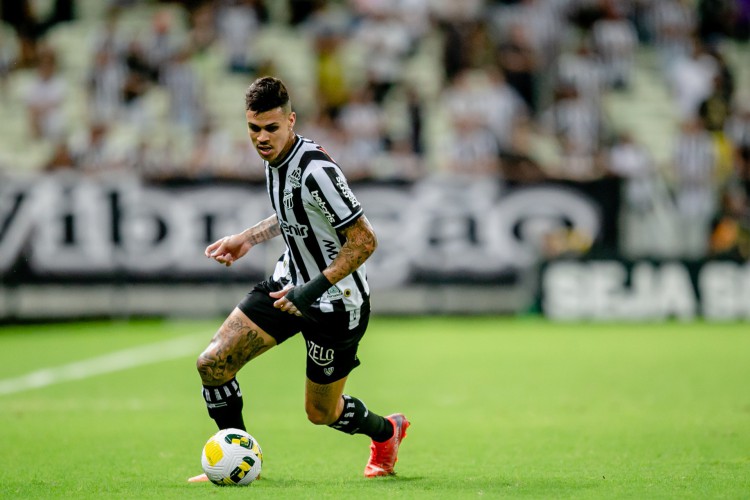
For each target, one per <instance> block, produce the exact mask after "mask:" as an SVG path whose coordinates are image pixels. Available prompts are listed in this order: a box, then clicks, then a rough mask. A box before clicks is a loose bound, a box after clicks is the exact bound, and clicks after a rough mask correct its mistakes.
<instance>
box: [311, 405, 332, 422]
mask: <svg viewBox="0 0 750 500" xmlns="http://www.w3.org/2000/svg"><path fill="white" fill-rule="evenodd" d="M305 412H306V413H307V420H309V421H310V422H311V423H313V424H315V425H330V424H332V423H333V422H335V421H336V415H335V414H334V411H332V410H331V409H329V408H325V407H322V406H315V405H306V406H305Z"/></svg>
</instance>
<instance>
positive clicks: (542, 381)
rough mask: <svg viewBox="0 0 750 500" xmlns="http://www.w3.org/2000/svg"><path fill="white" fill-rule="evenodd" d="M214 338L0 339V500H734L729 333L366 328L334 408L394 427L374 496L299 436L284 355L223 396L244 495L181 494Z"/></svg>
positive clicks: (527, 321)
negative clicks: (242, 456)
mask: <svg viewBox="0 0 750 500" xmlns="http://www.w3.org/2000/svg"><path fill="white" fill-rule="evenodd" d="M219 323H220V320H216V321H190V322H189V321H184V322H176V321H121V322H85V323H63V324H44V325H23V326H0V389H2V390H0V450H1V451H0V456H1V457H2V461H1V462H0V465H1V466H0V498H45V499H47V498H59V497H70V498H159V499H165V498H179V499H188V498H274V499H276V498H336V499H340V498H352V499H354V498H356V499H359V498H378V499H381V498H450V499H453V498H481V497H488V498H497V497H502V498H575V499H587V498H591V499H610V498H634V499H652V498H679V499H684V498H696V499H714V498H732V499H734V498H750V328H749V327H748V325H746V324H707V323H691V324H681V323H664V324H650V325H636V324H633V325H625V324H563V325H560V324H552V323H549V322H546V321H544V320H541V319H533V318H495V317H457V318H454V317H448V318H445V317H435V318H389V317H375V318H373V320H372V322H371V326H370V329H369V331H368V334H367V335H366V336H365V339H364V341H363V344H362V346H361V348H360V358H361V359H362V362H363V364H362V366H361V367H359V368H358V369H357V370H355V371H354V372H353V374H352V375H351V377H350V379H349V383H348V386H347V389H348V391H347V392H349V393H350V394H353V395H356V396H358V397H360V398H361V399H362V400H364V401H365V402H366V404H367V405H368V406H369V407H370V409H372V410H373V411H375V412H378V413H381V414H388V413H391V412H394V411H402V412H404V413H406V415H407V416H408V417H409V418H410V419H411V421H412V427H411V429H410V431H409V436H408V438H407V439H406V440H405V441H404V444H403V446H402V448H401V454H400V461H399V463H398V465H397V471H398V475H397V476H395V477H388V478H378V479H375V480H370V479H365V478H364V477H363V476H362V471H363V468H364V464H365V462H366V460H367V456H368V453H369V449H368V448H369V440H368V439H367V438H366V437H364V436H347V435H344V434H341V433H338V432H336V431H333V430H331V429H327V428H321V427H315V426H313V425H312V424H309V423H308V422H307V419H306V417H305V414H304V409H303V388H304V360H305V349H304V344H303V342H302V340H301V339H299V338H295V339H292V340H290V341H289V342H288V343H287V344H284V345H282V346H281V347H277V348H275V349H273V350H272V351H270V352H268V353H266V354H264V355H263V356H261V358H259V359H258V360H256V361H254V362H252V363H251V364H250V365H248V366H246V367H245V369H244V370H243V371H241V372H240V375H239V377H238V378H239V381H240V383H241V384H242V390H243V393H244V396H245V412H244V413H245V420H246V422H247V424H248V430H249V431H250V433H251V434H253V435H254V436H255V437H256V438H257V439H258V441H259V442H260V444H261V446H262V447H263V451H264V466H263V467H264V468H263V479H261V480H260V481H256V482H255V483H254V484H252V485H251V486H249V487H248V488H218V487H215V486H213V485H211V484H205V483H204V484H188V483H186V482H185V479H186V478H187V477H188V476H191V475H194V474H197V473H199V472H201V471H200V451H201V448H202V446H203V444H204V442H205V440H206V439H207V438H208V437H209V436H210V435H211V434H212V433H213V432H214V431H215V428H214V425H213V422H212V421H211V420H210V419H209V418H208V415H207V413H206V410H205V405H204V403H203V400H202V398H201V395H200V390H199V388H200V382H199V378H198V375H197V373H196V371H195V357H196V356H197V354H198V353H199V352H200V351H201V350H202V348H203V346H204V345H205V344H206V343H207V342H208V340H209V339H210V337H211V335H212V334H213V331H214V330H215V329H216V327H217V326H218V324H219ZM172 339H178V340H175V343H174V344H168V343H167V344H165V341H169V340H172ZM142 346H156V347H155V348H154V349H152V350H151V352H152V353H153V351H154V350H156V351H158V350H161V351H162V352H157V353H156V354H158V355H159V356H161V355H163V356H164V357H165V358H166V359H165V360H164V361H159V360H157V359H155V358H156V357H152V358H148V357H147V356H146V355H144V354H143V353H144V352H149V351H148V350H144V349H140V350H138V349H135V348H139V347H142ZM112 353H120V354H118V355H117V356H111V354H112ZM122 353H125V354H122ZM102 356H110V357H105V358H102ZM147 358H148V359H147ZM123 359H124V360H125V361H124V363H125V364H123V365H122V366H120V365H119V364H118V363H120V362H123ZM91 360H94V362H92V361H91ZM102 360H103V361H102ZM71 363H77V364H73V365H70V364H71ZM92 363H93V364H92ZM127 363H132V364H131V365H128V364H127ZM65 365H70V366H67V368H61V367H63V366H65ZM92 366H98V367H99V368H98V370H99V371H97V370H92ZM102 366H103V368H102ZM82 367H83V368H82ZM50 368H51V369H52V370H51V371H47V372H44V371H42V372H39V370H44V369H50ZM34 372H39V373H37V374H36V376H35V378H30V377H28V376H27V375H29V374H31V373H34ZM45 374H46V376H45ZM31 385H36V386H37V387H32V388H27V389H25V390H20V391H19V390H15V389H14V387H20V386H24V387H26V386H31ZM3 391H4V392H3Z"/></svg>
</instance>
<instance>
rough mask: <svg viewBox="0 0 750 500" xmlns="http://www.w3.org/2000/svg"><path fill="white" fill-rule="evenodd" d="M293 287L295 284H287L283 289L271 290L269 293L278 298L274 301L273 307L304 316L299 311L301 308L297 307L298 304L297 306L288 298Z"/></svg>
mask: <svg viewBox="0 0 750 500" xmlns="http://www.w3.org/2000/svg"><path fill="white" fill-rule="evenodd" d="M292 288H294V286H292V285H287V286H285V287H284V289H283V290H279V291H278V292H271V293H270V294H269V295H270V296H271V297H273V298H274V299H278V300H277V301H276V302H274V303H273V307H275V308H276V309H281V310H282V311H284V312H288V313H289V314H294V315H295V316H302V313H301V312H300V311H299V309H297V306H295V305H294V303H292V301H290V300H289V299H287V298H286V295H287V294H288V293H289V290H291V289H292Z"/></svg>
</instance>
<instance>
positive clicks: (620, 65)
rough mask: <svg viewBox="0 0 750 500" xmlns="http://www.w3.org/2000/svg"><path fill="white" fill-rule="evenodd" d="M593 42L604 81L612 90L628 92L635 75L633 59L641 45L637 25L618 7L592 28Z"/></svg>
mask: <svg viewBox="0 0 750 500" xmlns="http://www.w3.org/2000/svg"><path fill="white" fill-rule="evenodd" d="M592 40H593V43H594V47H595V49H596V52H597V54H599V56H600V58H601V64H602V69H603V71H604V78H605V81H606V82H607V84H608V86H609V87H610V88H613V89H617V90H621V89H627V88H628V87H629V86H630V80H631V78H632V73H633V57H634V55H635V48H636V46H637V44H638V36H637V34H636V31H635V26H633V23H631V22H630V20H629V19H628V18H626V17H624V16H623V15H622V14H621V13H620V12H619V11H618V10H617V9H616V8H615V7H612V6H610V7H608V8H607V10H606V16H605V17H604V18H602V19H599V20H598V21H596V22H595V23H594V25H593V26H592Z"/></svg>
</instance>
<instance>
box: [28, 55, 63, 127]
mask: <svg viewBox="0 0 750 500" xmlns="http://www.w3.org/2000/svg"><path fill="white" fill-rule="evenodd" d="M38 59H39V64H38V66H37V69H36V74H35V76H34V77H33V78H32V80H31V82H30V83H29V85H28V87H27V88H26V92H25V96H24V104H25V105H26V110H27V113H28V118H29V124H30V128H31V135H32V137H33V138H35V139H59V138H60V137H61V136H62V134H63V133H64V132H65V116H64V107H63V106H64V104H65V99H66V97H67V95H68V82H67V80H66V79H65V78H64V77H63V76H61V75H60V73H59V71H58V67H57V55H56V53H55V52H54V51H53V50H52V49H50V48H49V47H42V48H40V49H39V52H38Z"/></svg>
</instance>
